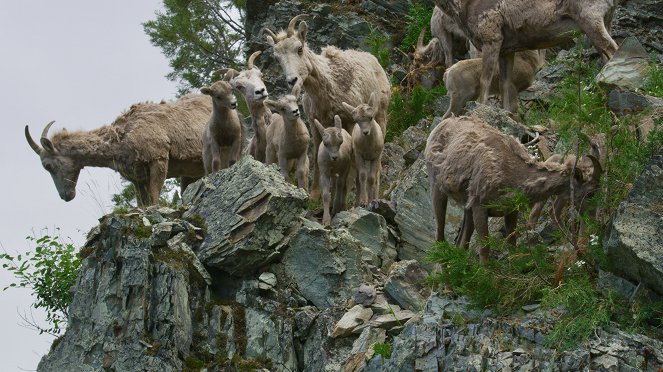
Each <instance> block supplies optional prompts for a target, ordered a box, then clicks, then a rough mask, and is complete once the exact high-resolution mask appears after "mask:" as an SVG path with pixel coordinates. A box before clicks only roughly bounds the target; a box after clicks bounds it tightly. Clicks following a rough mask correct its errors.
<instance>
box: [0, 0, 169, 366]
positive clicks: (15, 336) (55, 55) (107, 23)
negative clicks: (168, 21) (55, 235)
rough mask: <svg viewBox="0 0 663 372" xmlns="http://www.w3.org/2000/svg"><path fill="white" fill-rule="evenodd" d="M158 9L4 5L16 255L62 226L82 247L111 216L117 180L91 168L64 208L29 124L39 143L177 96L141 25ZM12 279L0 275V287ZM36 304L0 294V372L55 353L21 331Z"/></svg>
mask: <svg viewBox="0 0 663 372" xmlns="http://www.w3.org/2000/svg"><path fill="white" fill-rule="evenodd" d="M160 7H161V1H160V0H140V1H136V0H114V1H89V0H61V1H44V0H42V1H36V0H20V1H9V0H2V1H0V113H1V115H2V129H3V131H2V132H3V133H2V135H1V136H0V159H1V160H0V174H2V182H0V195H1V196H2V198H3V203H2V206H1V207H0V208H1V211H0V216H1V218H2V220H1V221H0V244H1V248H4V249H5V250H6V251H7V252H8V253H15V252H17V251H26V250H30V249H32V248H33V247H32V246H31V245H30V244H28V242H26V240H25V237H26V236H28V235H31V234H32V232H33V231H34V232H35V233H36V235H37V236H40V235H42V234H43V231H42V229H43V228H44V227H47V228H49V229H50V230H51V231H52V230H53V228H54V227H59V228H60V229H61V235H62V236H65V237H70V238H71V240H72V241H73V242H74V243H75V244H76V245H77V246H80V244H81V243H82V242H83V241H84V239H83V236H84V234H85V233H87V231H88V230H89V229H90V228H91V227H92V226H94V225H96V223H97V219H98V218H99V217H101V216H102V215H103V214H104V213H106V212H109V211H110V207H109V205H110V201H109V200H110V195H111V194H112V193H114V192H117V191H118V190H119V189H120V187H121V185H120V179H119V176H117V174H115V173H114V172H112V171H111V170H108V169H100V168H86V169H84V170H83V171H82V172H81V176H80V178H79V181H78V187H77V195H76V198H75V199H74V200H73V201H71V202H69V203H66V202H64V201H62V200H61V199H60V198H59V196H58V193H57V191H56V189H55V186H54V185H53V181H52V180H51V178H50V176H49V175H48V173H47V172H46V171H45V170H44V169H43V168H42V167H41V164H40V162H39V159H38V157H37V155H36V154H35V153H34V152H33V151H32V149H30V147H29V146H28V144H27V142H26V141H25V137H24V135H23V127H24V126H25V125H26V124H29V125H30V129H31V131H32V136H33V138H37V139H38V137H39V135H40V133H41V130H42V129H43V127H44V125H45V124H46V123H47V122H48V121H50V120H56V123H55V125H54V126H53V127H52V129H51V131H52V132H53V131H54V130H58V129H61V128H63V127H66V128H68V129H92V128H95V127H98V126H101V125H103V124H108V123H110V122H112V121H113V120H114V119H115V118H116V117H117V116H118V115H119V114H120V113H121V112H122V111H123V110H124V109H126V108H128V107H129V106H130V105H131V104H132V103H134V102H138V101H145V100H154V101H158V100H161V99H172V98H174V96H175V92H176V87H175V83H173V82H170V81H168V80H167V79H166V78H165V77H164V75H166V74H167V73H168V71H169V67H168V63H167V60H166V59H165V57H164V56H163V55H162V54H161V51H160V50H159V49H157V48H155V47H153V46H152V45H151V44H150V43H149V40H148V38H147V36H146V35H145V34H144V33H143V29H142V26H141V23H142V22H144V21H146V20H149V19H153V18H154V12H155V11H156V10H157V9H159V8H160ZM1 248H0V249H1ZM12 279H13V278H12V277H11V276H10V275H9V274H8V273H7V272H6V271H5V270H3V269H0V287H5V286H6V285H7V284H8V283H10V282H11V281H12ZM31 303H32V298H31V297H30V294H29V291H24V290H16V289H9V290H7V291H5V292H0V331H1V334H0V371H19V370H35V369H36V367H37V363H38V362H39V359H40V358H41V356H42V355H43V354H44V353H46V352H47V351H48V348H49V347H50V344H51V342H52V337H50V336H46V335H41V336H40V335H38V333H37V332H35V331H33V330H29V329H25V328H22V327H21V326H19V323H20V319H19V317H18V314H17V312H24V311H28V312H29V311H30V304H31ZM35 315H36V316H37V318H38V319H42V317H43V315H41V314H38V313H35Z"/></svg>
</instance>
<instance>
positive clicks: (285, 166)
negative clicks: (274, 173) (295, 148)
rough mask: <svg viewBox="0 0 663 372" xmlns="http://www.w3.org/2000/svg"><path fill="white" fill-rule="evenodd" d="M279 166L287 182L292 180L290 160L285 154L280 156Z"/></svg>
mask: <svg viewBox="0 0 663 372" xmlns="http://www.w3.org/2000/svg"><path fill="white" fill-rule="evenodd" d="M279 168H281V175H282V176H283V179H284V180H285V182H290V161H289V159H288V158H286V157H285V156H279Z"/></svg>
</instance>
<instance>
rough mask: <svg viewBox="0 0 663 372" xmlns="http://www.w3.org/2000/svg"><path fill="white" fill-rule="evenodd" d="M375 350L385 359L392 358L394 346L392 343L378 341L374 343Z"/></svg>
mask: <svg viewBox="0 0 663 372" xmlns="http://www.w3.org/2000/svg"><path fill="white" fill-rule="evenodd" d="M373 351H374V352H375V354H376V355H380V356H381V357H382V358H383V359H389V358H391V352H392V351H393V347H392V346H391V344H390V343H376V344H373Z"/></svg>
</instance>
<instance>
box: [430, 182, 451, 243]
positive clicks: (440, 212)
mask: <svg viewBox="0 0 663 372" xmlns="http://www.w3.org/2000/svg"><path fill="white" fill-rule="evenodd" d="M431 189H432V190H433V195H432V199H433V212H434V213H435V220H436V222H437V234H436V236H435V240H438V241H444V224H445V223H446V218H447V200H448V196H447V194H445V193H443V192H442V191H440V189H439V187H436V186H435V184H434V183H433V181H432V177H431Z"/></svg>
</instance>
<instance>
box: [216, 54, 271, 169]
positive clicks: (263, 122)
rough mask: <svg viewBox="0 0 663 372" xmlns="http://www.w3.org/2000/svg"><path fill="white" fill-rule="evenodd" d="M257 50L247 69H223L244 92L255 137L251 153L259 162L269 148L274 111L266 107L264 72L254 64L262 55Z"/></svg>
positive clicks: (222, 71)
mask: <svg viewBox="0 0 663 372" xmlns="http://www.w3.org/2000/svg"><path fill="white" fill-rule="evenodd" d="M260 53H261V52H260V51H257V52H255V53H253V54H251V56H250V57H249V60H248V61H247V63H246V65H247V69H246V70H242V71H237V70H234V69H225V70H221V73H223V74H225V76H226V77H227V78H228V79H229V81H230V85H232V87H233V88H234V89H236V90H237V91H239V92H240V93H241V94H242V97H244V100H245V101H246V105H247V106H248V107H249V112H250V113H251V125H252V127H253V138H251V143H250V144H249V155H251V156H253V158H254V159H256V160H257V161H259V162H262V163H264V162H265V149H266V148H267V137H266V136H267V134H266V131H267V126H269V123H270V120H271V117H272V113H271V112H270V111H269V109H267V108H266V107H265V99H266V98H267V95H268V93H267V87H265V83H264V82H263V80H262V72H261V71H260V69H259V68H257V67H256V66H255V64H254V61H255V59H256V58H257V57H258V56H259V55H260Z"/></svg>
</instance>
